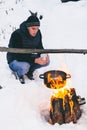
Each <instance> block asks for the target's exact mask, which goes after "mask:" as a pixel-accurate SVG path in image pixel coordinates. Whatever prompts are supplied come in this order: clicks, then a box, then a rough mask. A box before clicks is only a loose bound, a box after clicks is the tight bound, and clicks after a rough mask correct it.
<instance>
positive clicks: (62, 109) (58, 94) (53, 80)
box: [40, 70, 86, 124]
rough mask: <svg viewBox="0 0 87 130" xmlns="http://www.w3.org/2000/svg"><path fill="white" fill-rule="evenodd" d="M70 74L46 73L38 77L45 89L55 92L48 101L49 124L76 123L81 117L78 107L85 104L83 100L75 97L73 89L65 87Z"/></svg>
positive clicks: (61, 72)
mask: <svg viewBox="0 0 87 130" xmlns="http://www.w3.org/2000/svg"><path fill="white" fill-rule="evenodd" d="M70 77H71V75H70V74H66V73H65V72H64V71H59V70H57V71H55V70H52V71H48V72H46V73H44V74H41V75H40V78H42V79H44V84H45V85H46V87H48V88H50V89H53V90H55V91H54V93H53V95H52V96H51V99H50V119H49V123H50V124H55V123H59V124H63V123H70V122H73V123H77V120H78V119H79V118H80V117H81V115H82V110H81V109H80V105H83V104H85V103H86V102H85V98H81V97H80V96H77V94H76V90H75V88H69V87H67V85H66V79H67V78H70Z"/></svg>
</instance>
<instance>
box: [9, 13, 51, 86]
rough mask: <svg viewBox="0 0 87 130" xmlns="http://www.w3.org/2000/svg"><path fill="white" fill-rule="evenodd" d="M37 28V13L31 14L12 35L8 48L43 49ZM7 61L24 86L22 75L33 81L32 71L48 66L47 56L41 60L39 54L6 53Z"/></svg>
mask: <svg viewBox="0 0 87 130" xmlns="http://www.w3.org/2000/svg"><path fill="white" fill-rule="evenodd" d="M39 27H40V20H39V18H38V17H37V13H35V14H34V13H31V16H30V17H29V18H28V19H27V20H26V21H24V22H23V23H22V24H20V28H19V29H17V30H15V31H14V32H13V33H12V35H11V38H10V41H9V45H8V47H9V48H21V49H23V48H25V49H44V48H43V45H42V35H41V32H40V29H39ZM7 61H8V64H9V67H10V69H11V70H12V71H13V72H16V73H17V75H18V77H19V80H20V82H21V83H22V84H24V83H25V79H24V75H27V77H28V78H29V79H30V80H34V78H33V72H34V70H35V69H38V68H40V67H44V66H47V65H48V64H49V56H48V55H47V56H46V59H45V60H43V58H42V57H41V56H40V54H34V53H33V54H20V53H9V52H8V53H7Z"/></svg>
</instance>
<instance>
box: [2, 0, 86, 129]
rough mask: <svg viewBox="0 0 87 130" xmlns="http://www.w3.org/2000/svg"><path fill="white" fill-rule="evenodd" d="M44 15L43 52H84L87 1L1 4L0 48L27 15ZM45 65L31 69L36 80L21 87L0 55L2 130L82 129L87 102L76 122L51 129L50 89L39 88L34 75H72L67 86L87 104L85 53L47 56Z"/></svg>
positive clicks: (9, 1)
mask: <svg viewBox="0 0 87 130" xmlns="http://www.w3.org/2000/svg"><path fill="white" fill-rule="evenodd" d="M29 10H32V11H34V12H36V11H38V15H43V19H42V20H41V27H40V29H41V32H42V35H43V44H44V47H45V48H48V49H49V48H51V49H53V48H54V49H64V48H66V49H68V48H69V49H87V0H80V1H78V2H67V3H61V1H60V0H44V1H40V0H13V1H12V0H0V17H1V19H0V46H2V47H3V46H5V47H7V46H8V42H9V38H10V35H11V33H12V31H14V30H15V28H18V27H19V24H20V23H21V22H22V21H24V20H26V19H27V17H28V16H29V15H30V14H29ZM49 55H50V65H49V66H48V67H45V68H42V69H39V70H36V71H35V73H34V77H35V81H29V80H27V81H26V84H24V85H22V84H20V82H19V81H18V80H15V78H14V76H13V75H12V74H11V72H10V69H9V67H8V64H7V61H6V53H5V52H0V85H1V86H2V87H3V89H1V90H0V129H1V130H29V129H37V130H41V129H42V130H48V129H49V130H55V129H60V130H66V129H67V130H70V129H71V130H74V129H76V130H82V129H83V130H86V129H87V104H85V105H83V106H82V107H81V109H83V114H82V117H81V118H80V119H79V120H78V123H77V124H73V123H72V122H71V123H69V124H63V125H59V124H57V123H56V124H55V125H50V124H49V123H48V122H46V120H45V119H44V116H45V115H48V110H49V107H50V97H51V95H52V90H50V89H48V88H46V87H44V84H43V80H42V79H39V74H42V73H44V72H46V71H47V70H52V69H59V70H64V71H65V72H67V73H70V74H71V79H69V80H68V85H69V86H70V87H74V88H75V89H76V92H77V94H78V95H81V96H82V97H85V98H86V100H87V88H86V87H87V79H86V74H87V55H86V54H85V55H83V54H49Z"/></svg>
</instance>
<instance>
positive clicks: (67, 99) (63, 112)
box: [50, 88, 82, 124]
mask: <svg viewBox="0 0 87 130" xmlns="http://www.w3.org/2000/svg"><path fill="white" fill-rule="evenodd" d="M81 113H82V111H81V109H80V105H79V101H78V96H77V95H76V92H75V89H74V88H70V90H68V89H65V91H63V93H61V94H59V93H57V94H55V95H53V96H52V97H51V107H50V118H51V123H52V124H55V123H59V124H63V123H69V122H71V121H72V122H73V123H76V122H77V120H78V119H79V118H80V117H81Z"/></svg>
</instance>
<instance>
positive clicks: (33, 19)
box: [26, 15, 40, 27]
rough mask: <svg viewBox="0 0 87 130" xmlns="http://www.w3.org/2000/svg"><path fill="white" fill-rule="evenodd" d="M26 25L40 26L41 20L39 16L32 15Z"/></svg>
mask: <svg viewBox="0 0 87 130" xmlns="http://www.w3.org/2000/svg"><path fill="white" fill-rule="evenodd" d="M26 26H27V27H31V26H40V21H39V19H38V18H37V16H33V15H31V16H30V17H29V18H28V19H27V20H26Z"/></svg>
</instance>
